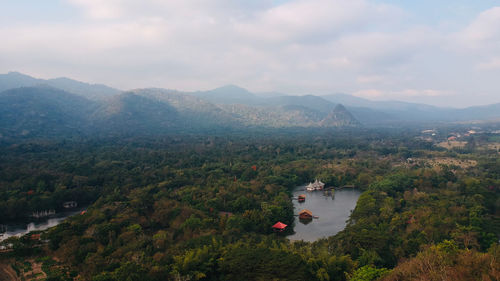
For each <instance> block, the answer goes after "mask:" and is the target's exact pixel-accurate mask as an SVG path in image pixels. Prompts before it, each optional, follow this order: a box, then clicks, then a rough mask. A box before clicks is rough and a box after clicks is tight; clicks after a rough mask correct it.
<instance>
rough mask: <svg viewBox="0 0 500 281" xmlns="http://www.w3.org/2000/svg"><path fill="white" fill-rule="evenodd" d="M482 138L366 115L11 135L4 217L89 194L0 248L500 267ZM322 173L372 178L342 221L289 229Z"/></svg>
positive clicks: (234, 268)
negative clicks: (216, 129)
mask: <svg viewBox="0 0 500 281" xmlns="http://www.w3.org/2000/svg"><path fill="white" fill-rule="evenodd" d="M485 143H486V146H485V145H484V144H485ZM487 147H488V146H487V139H486V140H485V139H481V142H479V141H478V143H477V144H476V145H466V146H465V147H454V148H450V149H449V150H448V149H445V148H442V147H439V146H437V145H434V144H433V143H431V142H428V141H424V140H421V139H419V138H416V134H415V133H412V132H392V131H391V132H378V131H361V130H360V131H357V132H334V133H331V132H321V133H318V134H317V135H315V136H313V137H311V136H310V135H305V134H304V135H299V136H296V135H294V136H290V135H287V134H282V135H273V136H260V137H250V136H235V135H233V136H225V137H213V136H179V137H165V138H141V139H138V138H134V139H107V140H86V141H66V142H41V141H31V142H24V143H20V144H16V145H4V146H1V147H0V150H1V151H0V179H1V180H0V198H1V200H0V213H1V214H5V215H4V216H2V217H1V220H2V222H7V221H12V220H16V219H19V218H21V217H25V216H27V215H29V214H30V213H31V212H33V211H36V210H42V209H56V210H59V209H60V208H61V204H62V202H65V201H78V202H79V203H81V204H90V206H89V207H88V209H87V212H86V213H84V214H81V215H77V216H74V217H72V218H71V219H68V220H67V221H65V222H64V223H62V224H60V225H58V226H57V227H54V228H52V229H50V230H49V231H47V232H46V233H44V234H42V236H41V238H40V239H41V242H40V243H41V244H42V245H41V246H40V247H36V248H34V247H32V244H30V243H33V242H32V241H31V240H30V239H28V238H27V237H26V238H21V239H16V238H11V239H8V240H7V241H5V243H4V244H6V243H12V244H13V245H15V246H14V247H13V251H9V252H7V253H3V254H2V255H3V256H5V257H6V258H16V257H17V258H19V257H29V258H31V259H33V260H35V259H38V260H39V261H41V262H42V263H43V264H45V267H44V268H45V269H46V270H47V271H45V273H46V274H47V276H48V277H47V278H48V279H50V280H72V279H74V278H78V279H80V280H376V279H384V280H441V279H438V276H442V275H443V274H446V275H447V276H466V277H467V278H466V279H464V278H458V277H457V278H455V279H457V280H458V279H460V280H481V279H482V280H498V279H499V278H500V275H499V274H500V273H499V272H500V262H499V258H500V256H499V252H500V250H499V247H498V242H497V241H498V238H499V237H498V235H499V234H500V218H499V216H498V215H499V213H498V212H499V207H500V200H499V198H498V192H499V188H500V160H499V158H498V154H497V153H486V152H485V151H487V150H485V149H486V148H487ZM442 159H453V161H449V160H446V161H445V160H442ZM460 163H466V164H464V165H460ZM314 178H320V179H321V180H322V181H323V182H325V183H326V185H327V186H344V185H355V186H357V187H358V188H360V189H361V190H362V191H363V194H362V195H361V197H360V198H359V200H358V204H357V206H356V208H355V209H354V211H353V213H352V215H351V218H350V220H349V222H348V224H347V226H346V228H345V229H344V230H343V231H341V232H340V233H339V234H337V235H335V236H333V237H329V238H327V239H321V240H319V241H316V242H313V243H309V242H301V241H298V242H290V241H289V240H288V239H286V235H287V234H290V233H292V232H293V221H294V213H293V205H292V203H291V190H292V189H293V188H294V187H295V186H297V185H299V184H303V183H305V182H309V181H310V180H311V179H314ZM277 221H281V222H283V223H285V224H287V225H289V226H291V227H288V228H287V230H286V231H284V232H282V233H275V232H273V230H272V228H271V226H272V225H273V224H274V223H276V222H277ZM42 241H44V242H42ZM422 264H425V265H426V266H423V265H422ZM415 276H417V277H415ZM478 276H480V277H478ZM412 278H413V279H412ZM418 278H420V279H418ZM478 278H479V279H478Z"/></svg>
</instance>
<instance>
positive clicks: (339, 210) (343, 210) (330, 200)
mask: <svg viewBox="0 0 500 281" xmlns="http://www.w3.org/2000/svg"><path fill="white" fill-rule="evenodd" d="M303 190H304V186H300V187H297V188H296V189H295V191H294V192H293V196H294V197H295V198H297V197H298V196H299V195H300V194H306V200H305V201H304V202H300V203H299V202H298V201H297V200H294V201H293V205H294V213H295V214H298V213H299V212H300V211H302V210H304V209H307V210H310V211H311V212H312V215H313V217H318V218H313V219H312V220H302V219H299V218H298V216H297V217H295V227H294V230H295V234H293V235H290V236H288V238H289V239H290V240H305V241H315V240H317V239H319V238H323V237H328V236H332V235H335V234H337V233H338V232H339V231H341V230H342V229H344V227H345V225H346V221H347V220H348V219H349V216H350V214H351V211H352V210H353V209H354V207H356V202H357V201H358V198H359V196H360V195H361V192H360V191H359V190H357V189H352V188H345V189H341V190H337V191H335V192H334V194H333V195H332V194H331V193H328V192H326V193H325V192H323V191H312V192H307V193H306V192H304V191H303Z"/></svg>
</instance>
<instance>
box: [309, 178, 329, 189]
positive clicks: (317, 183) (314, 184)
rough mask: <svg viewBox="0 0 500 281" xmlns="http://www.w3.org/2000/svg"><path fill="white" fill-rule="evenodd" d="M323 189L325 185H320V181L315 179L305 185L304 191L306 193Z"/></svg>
mask: <svg viewBox="0 0 500 281" xmlns="http://www.w3.org/2000/svg"><path fill="white" fill-rule="evenodd" d="M323 187H325V184H324V183H322V182H321V181H320V180H318V179H316V180H315V181H314V182H310V183H309V184H308V185H306V190H307V191H313V190H322V189H323Z"/></svg>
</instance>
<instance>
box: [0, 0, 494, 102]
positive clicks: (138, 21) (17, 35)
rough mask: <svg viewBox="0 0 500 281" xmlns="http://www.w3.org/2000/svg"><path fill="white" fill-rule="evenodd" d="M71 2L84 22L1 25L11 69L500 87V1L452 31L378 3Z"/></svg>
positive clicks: (300, 89)
mask: <svg viewBox="0 0 500 281" xmlns="http://www.w3.org/2000/svg"><path fill="white" fill-rule="evenodd" d="M66 1H67V3H70V4H71V5H74V7H77V8H78V9H79V11H80V12H81V15H82V18H79V19H77V20H75V21H74V22H71V23H68V22H60V23H57V22H56V23H54V22H52V23H50V24H49V23H44V22H42V23H40V24H37V25H33V24H11V25H4V26H1V27H0V38H5V39H6V40H2V44H0V61H2V65H0V71H10V70H18V71H25V72H27V73H33V74H36V73H42V74H44V75H42V76H45V77H46V76H50V75H52V76H70V77H74V78H76V79H82V80H87V81H91V82H100V83H106V84H111V85H112V86H115V87H121V88H136V87H146V86H158V87H168V88H179V89H185V90H196V89H207V88H213V87H217V86H220V85H223V84H228V83H233V84H239V85H241V86H244V87H248V88H249V89H250V90H254V91H284V92H291V93H300V94H302V93H308V94H326V93H332V92H347V93H356V95H359V96H363V97H371V98H379V99H383V98H408V99H409V98H417V97H426V98H432V97H442V96H443V95H445V94H446V93H454V94H455V93H457V95H458V94H459V93H462V96H464V94H465V93H466V92H470V91H472V90H474V89H475V88H476V87H482V88H481V92H485V93H493V92H494V91H496V90H497V89H496V86H495V85H496V80H497V79H496V78H494V77H493V76H489V75H490V72H492V71H493V70H497V69H498V68H499V67H500V60H499V59H498V58H500V31H499V30H500V8H492V9H489V10H487V11H484V12H483V13H481V14H479V15H478V16H477V17H476V18H475V19H473V20H472V21H471V22H470V23H469V24H468V25H466V27H465V28H463V29H461V30H455V31H453V32H450V31H442V30H440V29H439V28H438V27H436V26H432V25H423V24H421V25H416V24H410V23H408V21H407V19H408V17H409V16H408V13H409V11H404V10H402V9H400V8H397V7H394V6H391V5H386V4H381V3H380V2H379V1H377V2H375V1H370V0H289V1H286V2H280V4H275V1H272V0H254V1H247V0H211V1H208V0H183V1H173V0H142V1H136V0H66ZM7 39H8V40H7ZM478 73H480V74H481V76H476V75H479V74H478ZM491 75H492V74H491ZM485 85H489V86H488V87H487V86H485ZM366 88H369V89H368V90H367V89H366ZM407 89H410V90H407ZM412 89H415V90H412ZM429 89H442V90H439V91H437V90H429ZM485 95H487V94H485ZM491 95H492V94H490V97H491ZM463 100H466V98H464V99H463ZM453 102H454V100H453Z"/></svg>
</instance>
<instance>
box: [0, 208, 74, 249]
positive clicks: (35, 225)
mask: <svg viewBox="0 0 500 281" xmlns="http://www.w3.org/2000/svg"><path fill="white" fill-rule="evenodd" d="M81 211H82V209H78V210H73V211H67V212H61V213H57V214H55V215H54V216H52V217H50V218H47V219H45V220H43V219H42V220H37V221H32V222H15V223H9V224H6V225H3V226H5V229H2V231H3V230H6V231H4V232H2V233H0V241H3V240H5V239H7V238H9V237H12V236H18V237H20V236H23V235H25V234H27V233H29V232H31V231H43V230H47V229H49V228H51V227H53V226H56V225H58V224H60V223H61V222H63V221H64V220H65V219H67V218H68V217H70V216H73V215H76V214H78V213H80V212H81Z"/></svg>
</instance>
